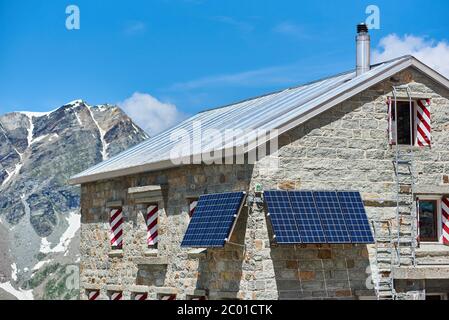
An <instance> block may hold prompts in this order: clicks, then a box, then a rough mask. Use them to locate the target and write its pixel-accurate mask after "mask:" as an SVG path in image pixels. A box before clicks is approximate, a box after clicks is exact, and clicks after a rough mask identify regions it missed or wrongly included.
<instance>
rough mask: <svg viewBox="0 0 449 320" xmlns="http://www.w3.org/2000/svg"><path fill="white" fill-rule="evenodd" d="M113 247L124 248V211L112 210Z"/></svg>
mask: <svg viewBox="0 0 449 320" xmlns="http://www.w3.org/2000/svg"><path fill="white" fill-rule="evenodd" d="M110 226H111V246H112V247H114V248H117V249H121V248H122V247H123V212H122V209H112V210H111V220H110Z"/></svg>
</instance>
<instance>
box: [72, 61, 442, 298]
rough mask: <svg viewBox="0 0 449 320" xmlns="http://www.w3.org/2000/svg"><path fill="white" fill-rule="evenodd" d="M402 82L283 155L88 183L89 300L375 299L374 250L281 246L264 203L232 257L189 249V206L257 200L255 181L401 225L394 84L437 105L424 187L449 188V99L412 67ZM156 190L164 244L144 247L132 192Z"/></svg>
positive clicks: (423, 155)
mask: <svg viewBox="0 0 449 320" xmlns="http://www.w3.org/2000/svg"><path fill="white" fill-rule="evenodd" d="M394 78H395V79H389V80H386V81H383V82H381V83H379V84H377V85H375V86H373V87H371V88H369V89H368V90H365V91H363V92H362V93H360V94H358V95H356V96H354V97H352V98H351V99H349V100H347V101H345V102H343V103H341V104H339V105H337V106H335V107H333V108H332V109H330V110H328V111H326V112H324V113H322V114H320V115H318V116H316V117H314V118H313V119H311V120H309V121H308V122H306V123H304V124H302V125H300V126H299V127H297V128H295V129H293V130H290V131H289V132H287V133H286V134H283V135H282V136H280V138H279V151H278V154H277V155H270V156H267V157H265V158H263V159H261V160H260V161H257V162H256V163H255V164H254V165H249V164H246V165H189V166H183V167H177V168H173V169H169V170H163V171H158V172H148V173H144V174H137V175H132V176H126V177H121V178H116V179H111V180H107V181H98V182H93V183H86V184H83V185H82V197H81V198H82V200H81V210H82V228H81V263H80V266H81V268H80V279H81V295H82V298H83V299H87V290H92V289H96V290H100V297H101V298H102V299H108V292H110V291H123V294H124V299H131V298H132V297H133V295H134V294H135V293H138V292H147V293H148V298H149V299H158V298H160V297H161V295H166V294H176V297H177V299H190V298H194V297H195V296H203V295H205V296H207V297H208V298H209V299H358V298H364V297H374V296H375V291H374V289H373V285H372V282H371V279H372V277H374V276H376V275H375V270H376V266H375V265H374V245H349V244H344V245H328V244H323V245H282V246H281V245H276V244H274V243H273V242H272V241H271V239H272V230H271V226H270V223H269V221H268V220H267V217H266V212H265V209H264V207H263V206H261V205H260V204H258V203H249V205H248V206H245V207H244V208H243V210H242V213H241V214H240V216H239V219H238V221H237V225H236V229H235V230H234V232H233V234H232V239H231V242H232V244H226V246H225V247H224V249H207V250H203V251H201V250H196V251H195V250H189V249H184V248H181V247H180V243H181V241H182V238H183V236H184V233H185V231H186V228H187V226H188V223H189V215H188V211H189V202H188V199H189V198H192V197H198V196H200V195H201V194H205V193H218V192H228V191H247V192H248V193H249V195H252V194H253V190H254V187H255V185H256V184H261V185H262V186H263V188H264V190H270V189H310V190H323V189H324V190H329V189H337V190H358V191H360V192H361V194H362V197H363V200H364V202H365V205H366V209H367V213H368V217H369V219H371V220H379V219H390V218H394V217H395V203H394V199H395V198H394V197H395V196H394V194H395V175H394V167H393V162H392V160H393V159H394V154H393V150H392V149H391V147H390V146H389V144H388V136H387V125H388V119H387V118H388V115H387V104H386V100H387V97H388V96H391V88H392V86H393V85H400V84H405V83H408V84H409V85H410V87H411V89H412V93H413V94H422V95H425V96H426V97H428V98H431V101H432V103H431V107H430V112H431V115H432V139H433V141H432V147H431V148H429V147H424V148H416V150H415V152H416V153H415V157H416V170H417V172H418V181H417V185H421V186H430V187H433V186H434V187H442V186H449V184H448V176H449V112H448V111H449V91H448V90H447V89H445V88H443V87H442V86H440V85H437V84H435V82H433V81H431V80H430V79H429V78H428V77H426V76H424V75H423V74H422V73H420V72H417V71H415V70H414V69H406V70H405V71H403V72H401V73H399V74H397V75H396V76H395V77H394ZM274 156H278V157H279V167H278V168H276V169H272V168H270V167H269V163H270V161H269V160H270V157H274ZM147 185H162V186H164V191H163V198H162V200H161V201H159V203H158V205H159V208H160V212H159V243H158V245H157V248H156V247H153V248H148V246H147V244H146V225H145V221H144V215H143V213H144V212H145V209H146V205H144V204H139V203H136V199H135V198H134V197H132V196H130V194H129V193H128V189H129V188H131V187H137V186H147ZM111 201H115V202H116V203H119V204H120V205H121V206H122V208H123V212H124V219H125V226H124V245H123V249H122V250H112V249H111V247H110V243H109V209H110V208H108V205H110V203H111ZM441 247H442V246H441ZM438 248H439V249H438V250H440V249H441V250H443V249H442V248H440V247H438ZM442 252H443V253H442V254H441V255H442V256H443V257H444V251H442ZM448 256H449V255H448ZM446 258H447V256H446ZM418 259H419V257H418ZM406 264H407V262H406ZM372 273H374V274H372ZM439 283H440V286H439V288H438V290H442V288H441V287H443V289H444V290H446V292H449V274H447V275H446V280H444V279H443V280H441V281H440V282H439ZM441 283H443V285H441ZM444 284H445V285H444ZM422 286H425V279H423V280H419V281H418V280H416V281H415V280H414V281H404V282H403V283H401V289H400V288H399V287H398V290H399V289H400V290H402V291H403V292H404V294H405V296H406V294H407V292H408V291H411V290H415V289H416V288H417V287H422ZM431 288H432V287H431V286H429V288H428V290H431Z"/></svg>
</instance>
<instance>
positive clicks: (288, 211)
mask: <svg viewBox="0 0 449 320" xmlns="http://www.w3.org/2000/svg"><path fill="white" fill-rule="evenodd" d="M264 199H265V203H266V205H267V209H268V215H269V218H270V222H271V225H272V227H273V232H274V235H275V240H276V243H279V244H297V243H301V236H300V233H299V230H298V227H297V225H296V220H295V218H294V215H293V210H292V207H291V204H290V199H289V196H288V191H284V190H269V191H264Z"/></svg>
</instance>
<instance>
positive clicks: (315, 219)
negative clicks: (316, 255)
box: [288, 191, 326, 243]
mask: <svg viewBox="0 0 449 320" xmlns="http://www.w3.org/2000/svg"><path fill="white" fill-rule="evenodd" d="M288 196H289V199H290V204H291V208H292V211H293V216H294V219H295V221H296V226H297V228H298V230H299V234H300V235H301V243H325V242H326V238H325V236H324V231H323V227H322V225H321V220H320V216H319V215H318V212H317V209H316V206H315V201H314V199H313V194H312V191H289V192H288Z"/></svg>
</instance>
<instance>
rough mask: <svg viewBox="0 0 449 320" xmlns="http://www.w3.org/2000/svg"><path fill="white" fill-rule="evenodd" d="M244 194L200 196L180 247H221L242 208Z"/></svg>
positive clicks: (228, 193)
mask: <svg viewBox="0 0 449 320" xmlns="http://www.w3.org/2000/svg"><path fill="white" fill-rule="evenodd" d="M245 198H246V194H245V192H227V193H215V194H206V195H202V196H200V198H199V200H198V204H197V207H196V209H195V214H194V215H193V216H192V219H191V220H190V223H189V226H188V227H187V230H186V232H185V234H184V238H183V240H182V242H181V247H199V248H205V247H223V246H224V245H225V243H226V241H227V240H228V238H229V237H230V235H231V232H232V230H233V228H234V226H235V223H236V221H237V218H238V215H239V214H240V211H241V209H242V207H243V203H244V199H245Z"/></svg>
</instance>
